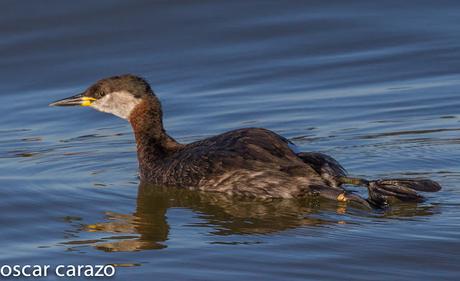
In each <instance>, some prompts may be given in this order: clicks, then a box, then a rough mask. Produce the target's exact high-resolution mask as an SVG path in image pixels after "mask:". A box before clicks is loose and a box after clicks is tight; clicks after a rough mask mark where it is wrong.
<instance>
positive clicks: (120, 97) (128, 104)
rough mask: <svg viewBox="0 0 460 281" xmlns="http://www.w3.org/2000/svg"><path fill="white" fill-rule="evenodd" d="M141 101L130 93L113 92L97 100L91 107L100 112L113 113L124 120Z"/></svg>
mask: <svg viewBox="0 0 460 281" xmlns="http://www.w3.org/2000/svg"><path fill="white" fill-rule="evenodd" d="M140 101H141V100H140V99H137V98H135V97H134V96H133V95H131V94H130V93H129V92H126V91H121V92H112V93H110V94H106V95H105V96H103V97H102V98H100V99H98V100H96V101H95V102H93V103H92V104H91V106H92V107H93V108H95V109H97V110H99V111H102V112H107V113H111V114H113V115H116V116H118V117H120V118H123V119H128V118H129V115H130V114H131V112H132V111H133V109H134V108H135V107H136V105H138V104H139V102H140Z"/></svg>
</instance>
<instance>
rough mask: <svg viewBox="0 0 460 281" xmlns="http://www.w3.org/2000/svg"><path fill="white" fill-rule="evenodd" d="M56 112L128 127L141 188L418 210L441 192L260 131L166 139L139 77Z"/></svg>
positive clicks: (124, 78) (114, 80)
mask: <svg viewBox="0 0 460 281" xmlns="http://www.w3.org/2000/svg"><path fill="white" fill-rule="evenodd" d="M50 105H51V106H76V105H79V106H89V107H92V108H94V109H97V110H99V111H103V112H107V113H112V114H114V115H116V116H118V117H121V118H123V119H126V120H128V121H129V122H130V123H131V126H132V128H133V131H134V135H135V138H136V144H137V156H138V160H139V174H140V178H141V181H143V182H149V183H153V184H158V185H163V186H174V187H182V188H189V189H196V190H202V191H211V192H224V193H227V194H231V195H238V196H249V197H259V198H299V197H305V196H315V195H316V196H321V197H325V198H329V199H333V200H337V201H344V202H346V201H349V202H357V203H360V204H363V205H366V206H370V205H373V206H382V205H385V204H387V203H388V202H389V201H390V200H392V199H398V200H401V201H415V202H420V201H422V200H423V197H422V196H421V195H419V194H418V193H417V192H416V191H425V192H433V191H438V190H440V189H441V187H440V186H439V184H438V183H436V182H434V181H431V180H427V179H386V180H374V181H368V180H364V179H359V178H351V177H348V176H347V174H346V172H345V169H344V168H343V167H342V166H341V165H340V164H339V163H338V162H337V161H336V160H334V159H333V158H332V157H330V156H327V155H325V154H322V153H318V152H298V151H295V150H294V149H293V144H292V143H291V142H290V141H289V140H287V139H285V138H284V137H282V136H279V135H277V134H276V133H274V132H272V131H269V130H266V129H261V128H245V129H239V130H234V131H230V132H227V133H224V134H221V135H218V136H214V137H211V138H207V139H204V140H201V141H197V142H193V143H190V144H180V143H178V142H177V141H175V140H174V139H173V138H172V137H170V136H169V135H168V134H167V133H166V131H165V129H164V127H163V120H162V110H161V105H160V101H159V100H158V98H157V97H156V96H155V94H154V93H153V91H152V89H151V88H150V85H149V84H148V83H147V82H146V81H145V80H144V79H142V78H140V77H138V76H134V75H121V76H114V77H109V78H105V79H102V80H100V81H98V82H96V83H95V84H94V85H92V86H91V87H89V88H88V89H87V90H86V91H85V92H83V93H82V94H79V95H75V96H72V97H69V98H66V99H63V100H59V101H56V102H54V103H51V104H50ZM345 184H351V185H359V186H365V187H367V189H368V192H369V198H368V199H364V198H362V197H360V196H359V195H357V194H354V193H351V192H348V191H346V190H345V189H344V188H343V185H345Z"/></svg>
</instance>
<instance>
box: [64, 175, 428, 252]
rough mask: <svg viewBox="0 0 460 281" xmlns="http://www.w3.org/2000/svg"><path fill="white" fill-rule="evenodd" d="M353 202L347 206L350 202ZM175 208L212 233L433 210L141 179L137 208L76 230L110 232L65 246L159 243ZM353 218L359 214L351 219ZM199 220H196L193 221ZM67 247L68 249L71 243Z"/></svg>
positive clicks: (123, 247) (120, 247)
mask: <svg viewBox="0 0 460 281" xmlns="http://www.w3.org/2000/svg"><path fill="white" fill-rule="evenodd" d="M350 207H351V208H350ZM173 208H186V209H189V210H191V211H193V212H194V213H195V214H197V215H198V217H199V218H200V219H201V220H202V221H203V223H202V224H200V225H204V226H209V227H210V229H212V230H210V231H209V234H211V235H215V236H219V237H222V236H228V235H241V236H244V235H251V234H270V233H274V232H280V231H284V230H288V229H294V228H299V227H321V226H326V225H338V224H347V223H353V224H359V223H362V222H363V219H366V218H367V219H368V221H369V223H372V222H371V220H370V218H372V219H376V218H377V219H379V218H380V219H388V218H391V217H396V218H407V217H417V216H429V215H432V214H433V213H434V212H435V211H436V208H435V207H433V206H426V205H425V206H418V205H414V204H407V205H400V206H398V207H397V208H392V209H391V210H387V211H386V212H372V211H369V210H367V209H366V210H363V209H359V208H357V207H356V206H354V207H352V206H347V205H346V204H345V203H337V202H333V201H323V200H321V201H320V200H316V199H304V200H299V199H295V200H294V199H293V200H286V199H278V200H273V199H272V200H256V199H247V198H235V197H231V196H227V195H224V194H220V193H203V192H199V191H191V190H184V189H175V188H165V187H159V186H152V185H147V184H142V183H141V184H140V185H139V189H138V196H137V208H136V211H135V212H134V213H133V214H119V213H116V212H112V211H107V212H106V213H105V215H106V221H104V222H101V223H96V224H87V225H83V226H82V227H81V228H80V229H79V231H80V232H86V233H88V232H97V233H104V234H107V233H110V234H111V235H110V236H107V237H104V238H102V239H92V240H83V241H82V240H72V241H68V242H65V243H64V244H66V245H67V246H68V247H70V248H73V247H75V246H76V245H78V246H81V245H93V246H94V247H95V248H96V249H99V250H103V251H107V252H112V251H141V250H152V249H162V248H165V247H166V244H165V243H166V241H167V240H168V237H169V234H170V231H171V229H170V226H169V224H168V218H167V212H168V210H170V209H173ZM354 218H357V219H354ZM196 226H198V225H196ZM70 248H69V249H70Z"/></svg>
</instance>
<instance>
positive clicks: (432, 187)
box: [338, 177, 441, 207]
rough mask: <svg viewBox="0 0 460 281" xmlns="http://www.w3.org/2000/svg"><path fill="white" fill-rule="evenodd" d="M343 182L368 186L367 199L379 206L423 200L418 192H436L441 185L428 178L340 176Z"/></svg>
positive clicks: (340, 180)
mask: <svg viewBox="0 0 460 281" xmlns="http://www.w3.org/2000/svg"><path fill="white" fill-rule="evenodd" d="M338 180H339V182H340V183H342V184H351V185H358V186H364V187H367V190H368V193H369V198H368V199H367V201H368V202H369V203H370V204H372V205H374V206H378V207H384V206H386V205H388V204H389V203H391V202H393V201H403V202H423V201H424V199H425V198H424V197H423V196H422V195H420V194H419V193H417V191H422V192H436V191H439V190H441V186H440V185H439V184H438V183H437V182H435V181H432V180H428V179H379V180H372V181H368V180H365V179H361V178H351V177H340V178H339V179H338Z"/></svg>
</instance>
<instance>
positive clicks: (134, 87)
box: [50, 74, 157, 120]
mask: <svg viewBox="0 0 460 281" xmlns="http://www.w3.org/2000/svg"><path fill="white" fill-rule="evenodd" d="M146 99H154V100H155V101H156V100H157V99H156V97H155V95H154V93H153V91H152V89H151V88H150V85H149V84H148V83H147V81H145V80H144V79H143V78H141V77H138V76H135V75H131V74H127V75H120V76H113V77H108V78H105V79H102V80H99V81H97V82H96V83H95V84H94V85H92V86H90V87H89V88H88V89H87V90H86V91H84V92H83V93H81V94H78V95H75V96H71V97H68V98H65V99H62V100H58V101H55V102H53V103H51V104H50V106H90V107H92V108H94V109H96V110H99V111H102V112H107V113H111V114H113V115H116V116H118V117H120V118H123V119H127V120H129V116H130V114H131V112H132V111H133V110H134V108H136V106H137V105H139V104H140V103H141V102H142V101H143V100H146Z"/></svg>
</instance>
